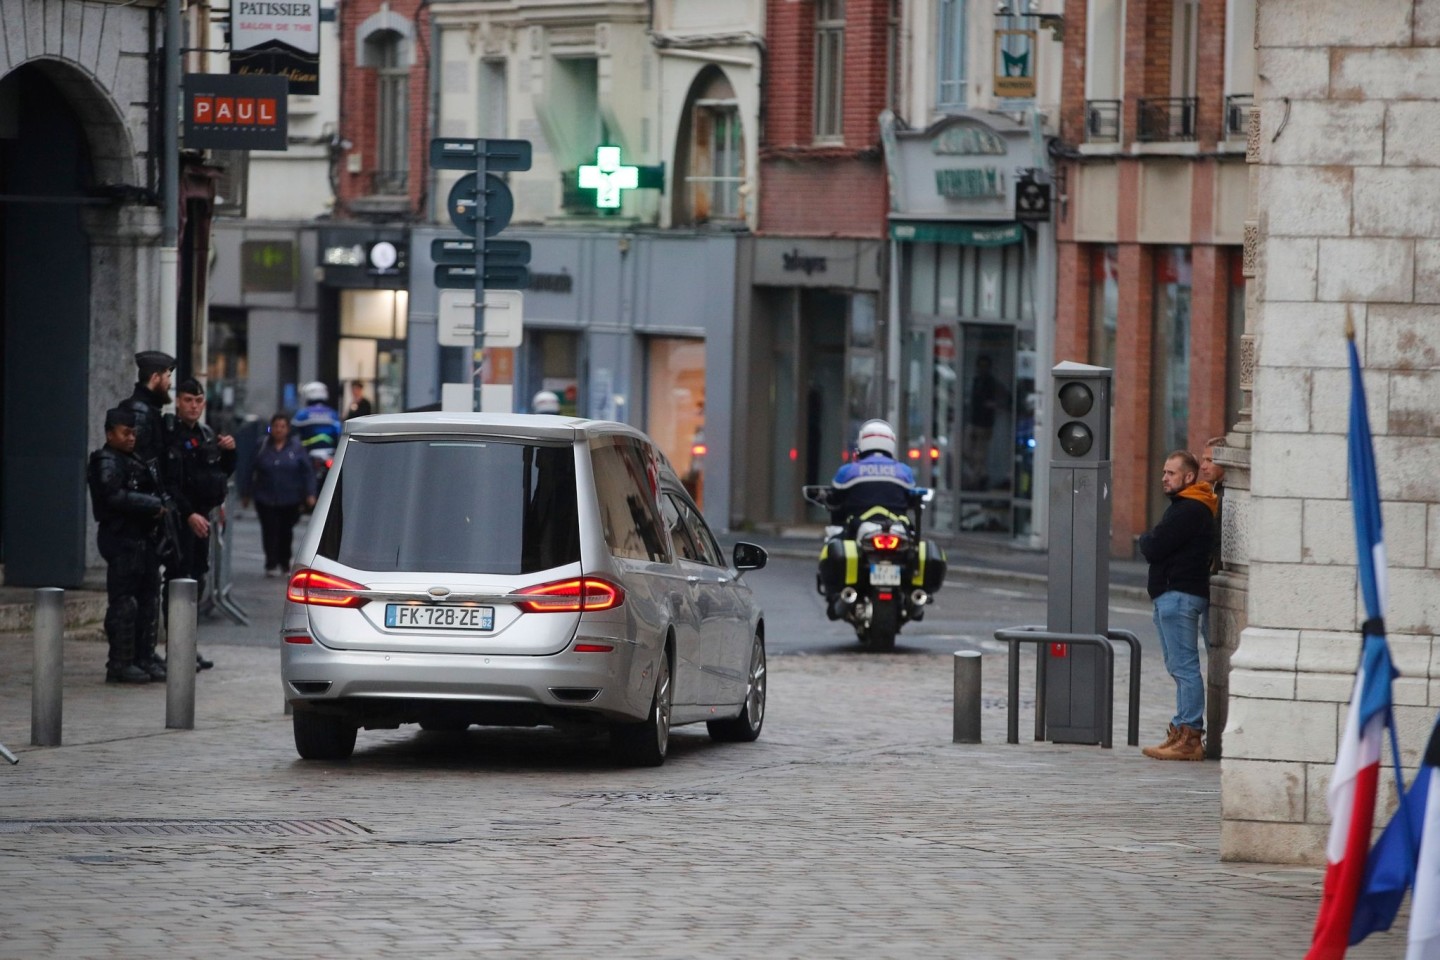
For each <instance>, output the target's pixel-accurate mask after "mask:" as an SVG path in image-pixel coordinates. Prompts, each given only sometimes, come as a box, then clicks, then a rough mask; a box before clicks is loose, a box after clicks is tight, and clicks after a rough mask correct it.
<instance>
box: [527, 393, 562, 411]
mask: <svg viewBox="0 0 1440 960" xmlns="http://www.w3.org/2000/svg"><path fill="white" fill-rule="evenodd" d="M530 412H531V413H559V412H560V396H559V394H557V393H555V391H553V390H541V391H540V392H539V393H537V394H535V396H534V398H532V399H531V401H530Z"/></svg>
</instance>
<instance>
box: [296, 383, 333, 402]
mask: <svg viewBox="0 0 1440 960" xmlns="http://www.w3.org/2000/svg"><path fill="white" fill-rule="evenodd" d="M300 399H301V400H304V401H305V402H306V403H329V402H330V388H329V387H327V386H325V384H323V383H321V382H320V381H319V380H311V381H310V382H309V383H307V384H305V385H304V386H303V387H301V388H300Z"/></svg>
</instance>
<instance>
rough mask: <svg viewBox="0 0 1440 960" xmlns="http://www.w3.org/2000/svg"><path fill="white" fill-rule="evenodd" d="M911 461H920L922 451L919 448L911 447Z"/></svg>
mask: <svg viewBox="0 0 1440 960" xmlns="http://www.w3.org/2000/svg"><path fill="white" fill-rule="evenodd" d="M910 459H911V460H919V459H920V450H919V448H917V447H911V448H910Z"/></svg>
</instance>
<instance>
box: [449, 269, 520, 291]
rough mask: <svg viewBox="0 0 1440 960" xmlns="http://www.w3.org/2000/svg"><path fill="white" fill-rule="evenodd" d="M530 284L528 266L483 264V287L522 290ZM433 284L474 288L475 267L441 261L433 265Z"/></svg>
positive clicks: (456, 287) (461, 288) (450, 288)
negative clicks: (441, 262)
mask: <svg viewBox="0 0 1440 960" xmlns="http://www.w3.org/2000/svg"><path fill="white" fill-rule="evenodd" d="M529 285H530V270H529V268H528V267H517V266H507V265H505V264H496V265H494V266H491V265H490V264H488V263H487V264H486V265H485V289H487V290H522V289H524V288H525V287H528V286H529ZM435 286H437V287H439V288H440V289H441V290H474V289H475V267H474V266H473V265H472V266H465V265H463V264H456V263H443V264H439V265H438V266H436V267H435Z"/></svg>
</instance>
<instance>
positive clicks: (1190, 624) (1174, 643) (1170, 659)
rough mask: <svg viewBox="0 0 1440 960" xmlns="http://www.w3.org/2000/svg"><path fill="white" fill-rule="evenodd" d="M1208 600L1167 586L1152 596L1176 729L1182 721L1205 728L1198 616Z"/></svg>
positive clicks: (1208, 602)
mask: <svg viewBox="0 0 1440 960" xmlns="http://www.w3.org/2000/svg"><path fill="white" fill-rule="evenodd" d="M1209 609H1210V601H1209V600H1207V599H1205V598H1204V597H1197V596H1195V595H1194V594H1190V593H1181V592H1180V591H1178V590H1170V591H1167V592H1166V593H1162V594H1160V596H1158V597H1156V598H1155V629H1156V630H1157V631H1159V633H1160V649H1161V651H1163V652H1164V654H1165V669H1166V670H1167V671H1169V673H1170V676H1171V677H1173V678H1174V680H1175V719H1174V720H1172V721H1171V723H1173V724H1175V727H1176V729H1179V728H1180V727H1181V726H1182V725H1183V726H1187V727H1194V728H1195V729H1196V730H1204V729H1205V681H1204V680H1202V679H1201V678H1200V650H1199V639H1200V619H1201V617H1202V616H1204V615H1205V614H1206V613H1207V612H1208V611H1209Z"/></svg>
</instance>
